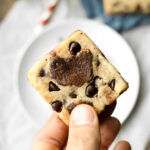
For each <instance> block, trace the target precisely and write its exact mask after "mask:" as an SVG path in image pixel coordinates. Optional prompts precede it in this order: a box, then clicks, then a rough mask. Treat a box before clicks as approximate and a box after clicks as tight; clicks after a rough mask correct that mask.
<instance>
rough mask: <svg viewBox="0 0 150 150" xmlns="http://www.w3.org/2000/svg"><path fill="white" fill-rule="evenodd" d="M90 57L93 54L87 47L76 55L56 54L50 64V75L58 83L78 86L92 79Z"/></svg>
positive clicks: (91, 57)
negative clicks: (60, 55)
mask: <svg viewBox="0 0 150 150" xmlns="http://www.w3.org/2000/svg"><path fill="white" fill-rule="evenodd" d="M92 59H93V55H92V54H91V52H90V51H89V50H87V49H85V50H82V52H81V53H80V54H79V55H78V56H71V57H69V58H62V57H58V56H56V57H55V58H54V59H53V61H52V62H51V64H50V72H51V76H52V78H53V79H55V80H56V81H57V82H58V83H59V84H60V85H63V86H72V85H75V86H78V87H80V86H82V85H83V84H84V83H86V82H90V81H91V80H92V79H93V67H92Z"/></svg>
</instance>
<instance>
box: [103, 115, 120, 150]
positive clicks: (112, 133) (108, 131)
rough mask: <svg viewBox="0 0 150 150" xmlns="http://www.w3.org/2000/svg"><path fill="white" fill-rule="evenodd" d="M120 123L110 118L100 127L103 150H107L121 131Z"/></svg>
mask: <svg viewBox="0 0 150 150" xmlns="http://www.w3.org/2000/svg"><path fill="white" fill-rule="evenodd" d="M120 126H121V125H120V122H119V120H118V119H116V118H113V117H109V118H107V119H106V120H104V121H103V122H102V124H101V126H100V135H101V150H107V149H108V148H109V146H110V145H111V144H112V142H113V141H114V139H115V138H116V136H117V134H118V132H119V130H120Z"/></svg>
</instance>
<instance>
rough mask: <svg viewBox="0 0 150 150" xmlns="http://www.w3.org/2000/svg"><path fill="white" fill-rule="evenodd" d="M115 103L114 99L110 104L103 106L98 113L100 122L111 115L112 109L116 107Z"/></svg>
mask: <svg viewBox="0 0 150 150" xmlns="http://www.w3.org/2000/svg"><path fill="white" fill-rule="evenodd" d="M116 104H117V101H114V102H113V103H112V104H111V105H108V106H106V107H105V110H104V111H102V112H101V114H99V120H100V122H103V120H105V119H106V118H108V117H109V116H111V114H112V113H113V111H114V109H115V107H116Z"/></svg>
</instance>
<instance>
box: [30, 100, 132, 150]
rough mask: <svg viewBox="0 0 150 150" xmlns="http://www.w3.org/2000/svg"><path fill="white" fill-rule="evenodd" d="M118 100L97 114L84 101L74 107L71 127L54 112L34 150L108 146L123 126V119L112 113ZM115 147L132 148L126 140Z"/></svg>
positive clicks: (86, 149) (83, 149)
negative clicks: (121, 123) (115, 116)
mask: <svg viewBox="0 0 150 150" xmlns="http://www.w3.org/2000/svg"><path fill="white" fill-rule="evenodd" d="M115 105H116V103H113V104H112V105H111V106H108V107H106V109H105V111H104V112H102V113H101V115H100V116H99V117H98V116H97V114H96V112H95V110H94V109H93V108H92V107H91V106H88V105H85V104H82V105H79V106H77V107H75V109H74V110H73V111H72V113H71V116H70V123H69V127H68V126H66V125H65V123H64V122H63V121H62V120H61V119H60V118H59V117H58V115H57V113H55V112H54V113H53V114H52V116H51V117H50V119H49V120H48V122H47V123H46V125H45V126H44V127H43V128H42V129H41V131H40V132H39V134H38V135H37V137H36V139H35V142H34V144H33V147H32V150H61V149H62V150H108V148H109V147H110V145H111V144H112V142H113V141H114V139H115V137H116V136H117V134H118V132H119V130H120V127H121V125H120V122H119V120H118V119H116V118H114V117H110V115H111V114H112V112H113V110H114V108H115ZM114 150H131V146H130V144H129V143H128V142H127V141H119V142H118V143H117V144H116V145H115V147H114Z"/></svg>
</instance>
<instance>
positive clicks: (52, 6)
mask: <svg viewBox="0 0 150 150" xmlns="http://www.w3.org/2000/svg"><path fill="white" fill-rule="evenodd" d="M58 2H59V0H50V2H49V4H48V7H47V8H46V9H45V11H44V13H43V14H42V16H41V19H40V21H39V23H38V25H37V26H36V27H35V29H34V35H39V34H40V33H41V31H42V29H43V27H44V26H45V25H46V24H47V23H48V22H49V20H50V19H51V18H52V15H53V13H54V10H55V8H56V6H57V4H58Z"/></svg>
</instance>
